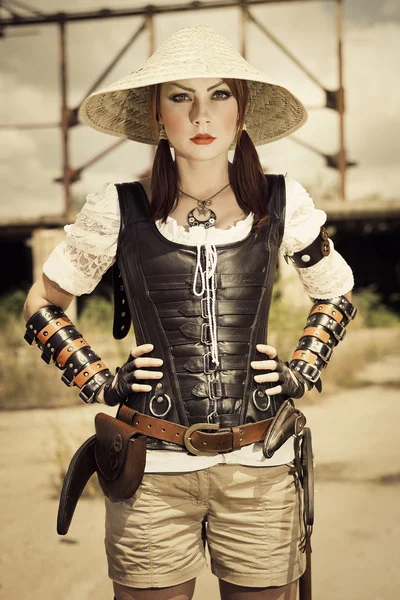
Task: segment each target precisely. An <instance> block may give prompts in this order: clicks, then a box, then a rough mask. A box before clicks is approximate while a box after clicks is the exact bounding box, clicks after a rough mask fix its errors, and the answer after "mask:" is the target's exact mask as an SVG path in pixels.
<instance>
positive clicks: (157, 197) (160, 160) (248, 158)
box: [150, 79, 268, 226]
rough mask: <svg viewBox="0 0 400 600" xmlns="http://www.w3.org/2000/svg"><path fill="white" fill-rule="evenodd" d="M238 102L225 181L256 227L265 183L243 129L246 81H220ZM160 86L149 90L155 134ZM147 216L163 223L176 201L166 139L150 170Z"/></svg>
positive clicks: (173, 168)
mask: <svg viewBox="0 0 400 600" xmlns="http://www.w3.org/2000/svg"><path fill="white" fill-rule="evenodd" d="M223 81H224V82H225V83H226V84H227V85H228V86H229V88H230V90H231V92H232V94H233V96H234V97H235V98H236V101H237V103H238V113H239V115H238V117H239V118H238V122H237V128H236V132H235V140H236V148H235V153H234V157H233V161H232V169H231V170H230V174H229V178H230V183H231V187H232V190H233V193H234V194H235V197H236V200H237V203H238V204H239V206H240V208H241V209H242V210H243V212H244V213H245V214H248V213H249V212H252V213H254V222H255V223H258V225H259V226H260V225H261V224H262V223H263V222H264V221H265V220H266V219H267V218H268V212H267V208H268V206H267V182H266V179H265V175H264V173H263V170H262V167H261V163H260V159H259V157H258V154H257V151H256V149H255V147H254V144H253V142H252V141H251V138H250V136H249V135H248V133H247V131H244V130H243V126H244V121H245V115H246V109H247V104H248V97H249V92H248V87H247V82H246V81H245V80H242V79H224V80H223ZM160 89H161V84H156V85H153V86H151V88H150V106H151V115H150V116H151V120H152V123H153V127H154V129H155V131H156V132H157V135H158V126H157V123H158V117H159V113H160V109H159V106H160ZM151 175H152V179H151V186H152V193H151V215H152V218H153V219H154V220H155V221H156V220H158V219H161V220H162V221H163V222H165V221H166V219H167V217H168V215H169V213H170V212H171V211H172V210H173V208H174V207H175V205H176V201H177V198H178V171H177V168H176V163H175V161H174V160H173V158H172V154H171V151H170V147H169V142H168V140H164V139H162V140H160V142H159V144H158V147H157V152H156V154H155V157H154V162H153V169H152V174H151Z"/></svg>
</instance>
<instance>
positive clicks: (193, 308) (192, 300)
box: [117, 176, 285, 447]
mask: <svg viewBox="0 0 400 600" xmlns="http://www.w3.org/2000/svg"><path fill="white" fill-rule="evenodd" d="M270 177H271V178H272V179H271V181H270ZM282 180H283V178H282V177H276V176H275V178H273V177H272V176H268V184H269V188H270V192H269V197H270V200H269V202H270V205H271V207H272V208H274V210H271V214H272V216H271V218H270V219H269V220H268V221H267V222H266V223H265V224H264V225H263V227H262V228H261V230H260V231H256V230H255V229H254V228H253V230H252V231H251V232H250V234H249V235H248V236H247V237H246V238H245V239H244V240H241V241H239V242H235V243H232V244H226V245H219V246H217V267H216V273H215V276H214V281H213V283H214V290H215V291H214V296H215V315H216V325H217V328H216V329H217V340H218V341H217V349H218V358H219V362H220V364H219V365H218V366H217V367H216V366H215V364H214V363H213V361H212V359H211V352H210V327H209V318H208V308H209V306H207V304H208V303H207V301H206V294H204V295H203V296H202V298H198V297H196V296H195V294H194V293H193V281H194V274H195V269H196V261H197V260H198V258H200V261H201V264H202V265H204V260H205V256H204V255H205V250H204V247H202V248H201V250H200V257H198V249H197V248H196V247H192V246H186V245H182V244H178V243H174V242H171V241H169V240H167V239H166V238H165V237H164V236H163V235H162V234H161V233H160V232H159V231H158V229H157V227H156V225H155V223H154V222H153V221H152V220H151V219H150V218H149V206H148V202H147V198H146V195H145V193H144V190H143V188H142V186H141V185H140V184H139V183H134V184H121V185H118V186H117V188H118V194H119V200H120V207H121V217H122V223H123V227H122V229H121V235H120V238H119V243H118V253H117V257H118V267H119V269H120V271H121V273H122V282H123V283H122V284H121V285H122V286H123V288H124V291H125V293H126V297H127V301H128V306H129V310H130V313H131V317H132V322H133V326H134V331H135V335H136V341H137V343H138V344H143V343H152V344H154V350H153V352H152V355H153V356H155V357H158V358H162V359H163V361H164V365H163V367H162V370H163V372H164V377H163V379H162V381H161V385H159V386H158V388H157V387H156V383H154V386H153V388H154V390H153V392H150V393H143V394H134V395H132V397H131V398H130V399H129V402H128V403H129V405H130V406H132V407H134V408H136V409H137V410H139V411H140V412H142V413H145V414H150V415H153V416H159V417H161V418H164V419H167V420H170V421H173V422H176V423H181V424H182V425H191V424H193V423H202V422H211V423H218V424H219V425H220V426H221V427H230V426H233V425H239V424H242V423H248V422H253V421H259V420H262V419H266V418H268V417H270V416H272V415H273V414H274V413H275V412H276V410H277V408H278V407H279V405H280V403H281V399H280V398H279V397H278V396H274V397H271V398H269V397H268V396H267V395H266V393H265V391H264V389H265V386H257V384H256V383H255V382H254V378H253V375H254V371H253V372H252V370H251V369H250V366H249V365H250V362H251V361H252V360H255V359H262V355H260V354H258V353H257V352H256V350H255V347H256V344H257V343H265V341H266V338H267V323H268V313H269V308H270V302H271V295H272V287H273V282H274V275H275V268H276V264H277V252H278V248H279V245H280V243H281V237H282V232H283V225H282V223H283V214H284V206H285V202H284V181H282ZM274 184H275V185H274ZM271 188H272V190H271ZM282 188H283V192H282ZM282 196H283V198H282ZM120 337H121V336H120ZM151 383H153V382H151ZM158 445H159V444H156V447H158Z"/></svg>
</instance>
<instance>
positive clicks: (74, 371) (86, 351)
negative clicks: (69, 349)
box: [61, 346, 101, 385]
mask: <svg viewBox="0 0 400 600" xmlns="http://www.w3.org/2000/svg"><path fill="white" fill-rule="evenodd" d="M100 360H101V358H100V356H99V355H98V354H96V353H95V352H94V350H92V348H90V346H89V347H85V348H80V349H79V350H77V351H76V352H74V353H73V354H72V356H70V357H69V360H68V362H67V365H66V369H65V371H64V373H63V374H62V377H61V381H63V382H64V383H65V384H66V385H71V384H72V381H73V379H74V378H76V376H77V375H78V374H79V373H80V372H81V371H82V369H86V368H87V367H89V366H90V364H91V363H94V362H95V361H100Z"/></svg>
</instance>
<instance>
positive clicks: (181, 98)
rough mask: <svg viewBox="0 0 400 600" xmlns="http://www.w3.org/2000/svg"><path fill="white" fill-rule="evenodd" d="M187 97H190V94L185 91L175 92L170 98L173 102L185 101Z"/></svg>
mask: <svg viewBox="0 0 400 600" xmlns="http://www.w3.org/2000/svg"><path fill="white" fill-rule="evenodd" d="M186 98H189V96H188V95H187V94H185V93H182V94H174V95H173V96H170V100H172V101H173V102H184V101H185V99H186Z"/></svg>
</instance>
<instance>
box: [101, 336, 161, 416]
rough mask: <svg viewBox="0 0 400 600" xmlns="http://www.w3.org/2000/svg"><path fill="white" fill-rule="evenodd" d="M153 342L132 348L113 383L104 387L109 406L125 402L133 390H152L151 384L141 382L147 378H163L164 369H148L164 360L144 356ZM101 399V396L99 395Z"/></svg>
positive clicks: (104, 394)
mask: <svg viewBox="0 0 400 600" xmlns="http://www.w3.org/2000/svg"><path fill="white" fill-rule="evenodd" d="M153 348H154V346H153V344H142V345H141V346H136V347H135V348H133V349H132V350H131V353H130V356H129V358H128V360H127V362H126V363H124V364H123V365H122V367H120V368H119V369H118V371H117V374H116V375H115V377H114V380H113V382H112V383H108V384H106V385H105V386H104V388H103V394H102V395H103V399H104V402H105V403H106V404H108V405H109V406H115V405H116V404H120V403H121V402H124V401H125V400H126V399H127V398H128V397H129V396H130V395H131V394H132V392H151V390H152V387H151V385H148V384H145V383H140V382H141V381H142V380H146V379H161V378H162V377H163V373H162V371H153V370H147V369H149V368H151V367H153V368H154V367H161V366H162V364H163V361H162V360H161V359H160V358H149V357H146V356H144V355H145V354H147V353H148V352H151V351H152V350H153ZM99 396H100V394H99ZM99 400H100V401H101V396H100V397H99Z"/></svg>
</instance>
